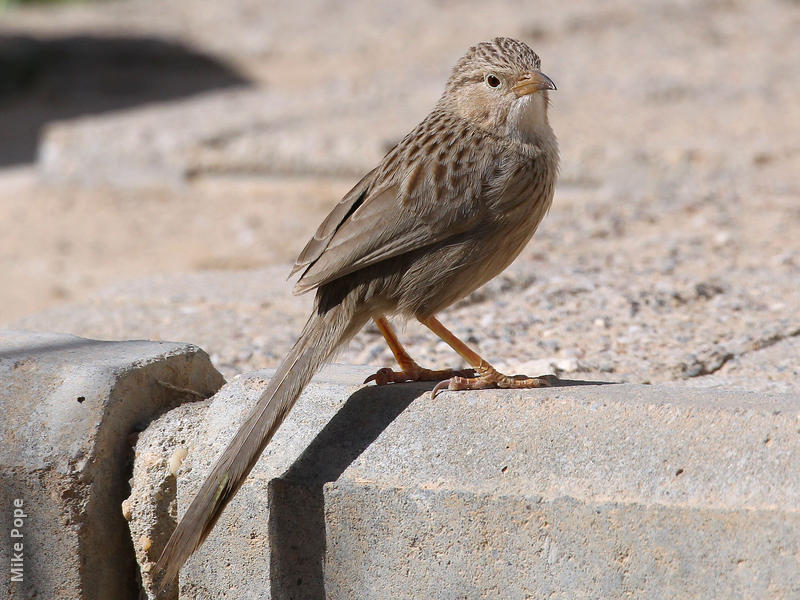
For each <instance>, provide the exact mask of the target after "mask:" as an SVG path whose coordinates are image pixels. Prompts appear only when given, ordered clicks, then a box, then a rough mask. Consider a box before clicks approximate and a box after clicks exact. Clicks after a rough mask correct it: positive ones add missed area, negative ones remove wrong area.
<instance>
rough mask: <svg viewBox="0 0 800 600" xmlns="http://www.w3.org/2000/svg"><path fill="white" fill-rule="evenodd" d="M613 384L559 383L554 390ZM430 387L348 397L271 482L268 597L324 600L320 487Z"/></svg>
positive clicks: (367, 390)
mask: <svg viewBox="0 0 800 600" xmlns="http://www.w3.org/2000/svg"><path fill="white" fill-rule="evenodd" d="M611 384H612V383H611V382H607V381H585V380H571V379H562V380H559V381H558V382H557V383H556V384H555V385H554V386H553V387H571V386H582V385H611ZM433 386H434V383H430V382H428V383H407V384H400V385H389V386H386V387H384V388H383V393H381V394H375V390H374V387H372V386H370V387H366V388H361V389H360V390H358V391H357V392H355V393H354V394H353V395H352V396H350V398H349V399H348V400H347V402H346V403H345V404H344V406H342V408H341V409H340V410H339V412H338V413H336V415H335V416H334V417H333V418H332V419H331V420H330V422H329V423H328V424H327V425H326V426H325V427H324V428H323V429H322V431H320V433H319V434H318V435H317V437H316V438H315V439H314V441H313V442H311V444H310V445H309V446H308V448H306V450H305V451H304V452H303V454H301V455H300V457H299V458H298V459H297V460H296V461H295V462H294V464H293V465H292V466H291V467H290V468H289V469H288V470H287V471H286V472H285V473H284V474H283V475H282V476H281V477H280V478H278V479H273V480H272V481H271V482H270V484H269V536H270V549H271V554H270V574H271V593H272V598H274V599H275V600H282V599H288V598H304V599H308V600H324V599H325V587H324V571H323V565H324V560H325V549H326V538H325V502H324V496H323V486H324V485H325V484H326V483H328V482H332V481H336V480H337V479H339V476H340V475H341V474H342V473H343V472H344V471H345V469H347V467H349V466H350V465H351V464H352V463H353V461H355V460H356V459H357V458H358V457H359V456H360V455H361V454H362V452H364V450H366V449H367V448H368V447H369V445H370V444H372V442H374V441H375V440H376V439H377V438H378V436H379V435H380V434H381V433H382V432H383V431H384V430H385V429H386V428H387V427H388V426H389V425H390V424H391V423H392V421H394V420H395V419H396V418H397V417H398V416H399V415H400V414H401V413H402V412H403V411H404V410H405V409H406V408H407V407H408V406H409V405H410V404H411V403H412V402H413V401H414V400H415V399H417V398H419V397H420V396H422V395H423V394H425V393H426V392H428V391H430V390H431V389H432V388H433ZM441 397H444V393H443V394H442V396H441ZM437 399H438V397H437Z"/></svg>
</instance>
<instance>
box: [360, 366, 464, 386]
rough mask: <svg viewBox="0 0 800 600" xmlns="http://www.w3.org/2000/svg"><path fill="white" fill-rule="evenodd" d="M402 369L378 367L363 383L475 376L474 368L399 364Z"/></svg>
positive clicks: (383, 383) (439, 379)
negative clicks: (439, 367)
mask: <svg viewBox="0 0 800 600" xmlns="http://www.w3.org/2000/svg"><path fill="white" fill-rule="evenodd" d="M401 366H402V367H403V370H402V371H393V370H392V369H390V368H388V367H384V368H383V369H378V371H377V372H376V373H374V374H372V375H370V376H369V377H367V378H366V379H365V380H364V383H369V382H370V381H374V382H375V383H376V384H377V385H386V384H387V383H403V382H406V381H442V380H448V379H454V378H464V377H475V375H476V372H475V369H464V370H461V371H456V370H454V369H440V370H433V369H425V368H423V367H420V366H419V365H418V364H416V363H412V364H409V365H401Z"/></svg>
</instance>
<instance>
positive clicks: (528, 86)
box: [511, 71, 556, 98]
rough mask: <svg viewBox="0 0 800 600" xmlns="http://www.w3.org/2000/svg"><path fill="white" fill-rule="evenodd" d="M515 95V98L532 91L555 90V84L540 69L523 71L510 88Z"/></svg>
mask: <svg viewBox="0 0 800 600" xmlns="http://www.w3.org/2000/svg"><path fill="white" fill-rule="evenodd" d="M511 89H513V90H514V93H515V94H516V95H517V98H521V97H522V96H527V95H528V94H532V93H534V92H541V91H543V90H555V89H556V84H555V83H553V80H552V79H550V78H549V77H548V76H547V75H545V74H544V73H542V72H541V71H531V72H530V73H525V75H523V76H522V78H521V79H520V80H519V81H518V82H517V84H516V85H515V86H514V87H513V88H511Z"/></svg>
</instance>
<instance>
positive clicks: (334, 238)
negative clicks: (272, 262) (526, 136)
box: [293, 140, 486, 294]
mask: <svg viewBox="0 0 800 600" xmlns="http://www.w3.org/2000/svg"><path fill="white" fill-rule="evenodd" d="M462 143H463V140H462ZM473 145H474V144H473ZM456 154H457V153H456ZM448 155H449V156H451V157H452V156H453V154H452V153H448ZM476 157H477V154H476V153H474V152H472V151H468V152H466V153H465V154H461V155H460V158H461V160H453V159H452V158H451V159H450V160H447V159H444V160H440V158H439V155H433V156H431V155H427V156H426V157H425V158H424V159H420V160H417V161H411V164H410V166H409V167H408V168H407V169H405V170H404V175H403V177H402V178H400V179H399V178H398V177H394V178H389V179H388V181H385V182H384V181H381V178H380V176H379V173H378V169H376V170H374V171H372V172H371V173H369V174H368V175H367V176H366V177H365V178H364V179H362V180H361V182H359V183H358V184H357V185H356V186H355V187H354V188H353V189H352V190H351V191H350V193H348V194H347V196H345V198H344V199H343V200H342V201H341V202H340V203H339V204H338V205H337V206H336V207H335V208H334V209H333V211H332V212H331V213H330V214H329V215H328V217H327V218H326V219H325V221H323V223H322V225H320V227H319V229H318V230H317V233H316V234H315V235H314V237H313V238H312V239H311V241H310V242H309V243H308V244H307V245H306V247H305V249H304V250H303V252H302V253H301V254H300V257H299V258H298V259H297V262H296V264H295V267H294V270H293V273H294V272H297V271H299V270H300V269H302V268H304V267H305V271H304V272H303V274H302V276H301V277H300V279H299V281H298V282H297V285H296V286H295V288H294V293H295V294H302V293H304V292H307V291H309V290H312V289H314V288H316V287H318V286H320V285H323V284H325V283H328V282H330V281H333V280H334V279H337V278H339V277H342V276H344V275H347V274H349V273H352V272H353V271H357V270H358V269H361V268H364V267H366V266H368V265H371V264H374V263H377V262H380V261H383V260H386V259H388V258H391V257H393V256H398V255H400V254H404V253H407V252H411V251H413V250H417V249H419V248H422V247H425V246H428V245H430V244H434V243H437V242H439V241H441V240H443V239H446V238H448V237H451V236H454V235H457V234H459V233H463V232H464V231H467V230H469V229H471V228H473V227H474V226H476V225H477V224H478V223H479V222H480V220H481V219H483V218H484V217H485V213H486V207H485V205H484V203H483V202H481V195H482V194H481V192H482V187H483V186H482V182H483V181H484V177H482V175H481V173H480V169H479V168H478V165H477V164H476V163H477V158H476ZM384 172H385V171H384Z"/></svg>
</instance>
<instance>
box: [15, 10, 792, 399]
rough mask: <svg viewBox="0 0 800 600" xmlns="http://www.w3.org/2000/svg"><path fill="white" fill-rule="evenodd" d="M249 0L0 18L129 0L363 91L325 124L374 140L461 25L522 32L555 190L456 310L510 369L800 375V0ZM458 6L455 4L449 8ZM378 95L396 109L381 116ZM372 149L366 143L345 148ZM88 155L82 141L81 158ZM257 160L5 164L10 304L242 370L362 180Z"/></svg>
mask: <svg viewBox="0 0 800 600" xmlns="http://www.w3.org/2000/svg"><path fill="white" fill-rule="evenodd" d="M235 4H236V6H237V7H239V9H240V10H238V12H237V11H231V12H229V13H228V12H226V13H225V15H226V16H225V18H224V19H223V18H221V17H220V15H219V10H220V9H219V8H216V9H211V8H206V9H204V10H197V11H192V10H190V9H191V7H192V6H196V5H195V4H193V3H192V2H189V1H187V0H182V1H181V2H176V3H170V4H169V8H168V9H165V10H166V13H164V14H163V15H161V17H162V18H160V19H158V23H157V24H156V23H154V21H155V19H154V18H153V16H152V14H151V12H152V11H149V10H148V7H150V8H152V4H151V3H149V2H144V1H143V2H122V3H119V4H115V5H114V6H111V5H109V6H104V7H93V6H90V5H82V6H80V7H73V8H70V9H67V10H66V11H65V13H64V15H65V18H64V19H63V20H62V21H60V23H61V25H59V26H56V25H53V23H54V22H55V21H52V20H49V21H47V22H46V24H45V20H44V18H43V17H42V16H41V15H42V14H44V13H42V12H40V11H32V12H25V13H17V14H16V16H14V15H11V17H12V18H10V19H8V20H6V21H5V22H4V24H3V27H5V28H6V30H13V31H39V32H46V33H47V35H55V34H56V33H58V32H59V31H63V30H64V28H71V29H70V30H80V29H81V27H83V28H86V29H88V30H91V31H105V30H107V29H108V28H111V27H112V26H115V25H114V24H115V23H116V24H117V25H118V19H119V18H121V17H125V18H126V19H128V21H127V23H128V24H129V29H130V30H131V31H151V30H152V31H155V32H156V33H159V35H173V36H178V37H179V38H180V39H182V40H184V41H186V42H187V43H192V44H195V45H196V46H197V47H199V48H202V49H204V50H206V51H208V52H214V53H216V54H217V55H218V56H220V57H223V58H224V59H226V60H228V61H230V62H231V64H233V65H235V66H236V68H238V69H240V70H241V72H243V73H246V74H247V76H248V77H250V78H251V79H252V81H253V82H254V85H255V86H256V88H257V89H264V90H275V89H276V88H278V92H276V93H282V94H285V96H286V98H290V99H291V98H293V97H296V98H297V102H299V103H302V102H305V101H306V100H307V98H306V97H307V96H314V97H315V98H316V101H319V100H320V98H331V99H340V98H346V101H347V102H348V103H349V104H348V106H350V110H352V109H353V107H356V108H357V107H359V106H363V107H364V113H363V119H364V122H365V126H364V127H363V129H353V127H352V123H353V121H352V119H349V120H342V121H336V120H335V119H333V118H331V119H328V121H329V122H328V123H327V126H328V127H329V128H330V131H334V132H335V130H336V127H337V126H339V127H341V128H343V130H342V135H343V136H345V135H346V136H348V139H351V140H353V139H354V140H357V139H359V138H360V137H363V139H364V143H365V147H366V148H379V147H384V146H385V144H386V143H387V142H388V141H390V140H391V139H392V138H397V137H400V136H401V135H402V134H403V133H405V131H404V129H401V125H397V126H395V122H397V123H400V122H402V123H405V124H406V125H405V129H408V128H410V127H411V126H412V125H413V124H414V123H415V122H416V120H417V119H418V118H419V117H420V116H421V115H422V114H424V112H425V111H426V110H427V109H428V108H429V107H430V105H432V103H433V102H434V101H435V99H436V95H437V94H438V93H439V90H440V89H441V86H442V84H443V78H444V77H445V75H446V72H447V69H448V68H449V66H450V64H451V63H452V62H453V60H454V59H455V57H457V56H458V55H459V54H460V53H461V52H463V50H464V49H465V48H466V47H467V46H468V45H469V44H470V43H473V42H474V41H477V40H478V39H482V38H485V37H489V36H491V35H494V34H499V33H503V34H509V35H517V36H520V37H522V38H523V39H526V40H527V41H529V42H530V43H531V44H532V45H533V46H534V47H535V48H536V49H537V50H538V51H539V52H540V54H541V55H542V57H543V64H544V70H545V72H547V73H548V74H549V75H551V76H552V77H553V79H554V80H556V82H557V83H558V85H559V91H558V92H557V93H556V94H554V95H553V105H552V112H551V114H552V121H553V126H554V128H555V130H556V132H557V134H558V136H559V139H560V143H561V147H562V175H561V180H560V184H559V187H558V190H557V193H556V199H555V203H554V205H553V208H552V210H551V213H550V215H548V217H547V218H546V219H545V221H544V223H543V224H542V226H541V228H540V231H539V232H538V233H537V236H536V237H535V238H534V241H533V243H532V244H531V245H530V246H529V247H528V248H527V249H526V251H525V252H524V253H523V255H522V256H521V257H520V258H519V259H518V260H517V262H516V263H515V264H514V265H513V266H512V267H511V268H510V269H509V270H508V271H507V272H506V273H505V274H503V275H502V276H500V277H499V278H497V279H496V280H495V281H493V282H491V283H490V284H488V285H487V286H486V287H485V288H484V289H482V290H479V291H477V292H476V293H475V294H473V295H472V296H471V297H469V298H467V299H465V300H464V301H462V302H461V303H459V304H458V305H456V306H454V307H452V308H451V309H450V310H449V311H447V314H445V315H442V319H443V321H444V322H445V323H446V324H449V325H450V326H451V327H452V328H453V329H454V330H455V331H456V333H458V334H461V335H463V336H464V337H465V338H466V339H469V340H470V341H471V342H472V343H473V344H474V345H475V346H476V348H477V349H478V350H479V351H480V352H481V353H482V354H484V355H485V356H486V357H487V358H489V359H490V360H494V361H496V363H497V366H499V367H502V368H504V369H509V370H513V371H516V370H520V371H529V372H530V373H531V374H537V373H535V371H538V370H548V371H556V372H558V373H560V374H563V375H564V376H568V377H573V378H585V379H589V378H596V379H605V380H613V381H632V382H648V381H675V382H677V383H679V384H681V385H684V384H689V385H700V386H722V387H726V388H735V389H750V390H771V391H792V390H797V389H798V387H800V386H799V385H798V383H797V382H798V375H800V293H799V292H798V290H800V234H798V232H800V202H798V199H799V198H800V142H798V137H797V133H796V129H797V127H796V124H797V123H800V104H798V103H797V101H796V99H797V97H799V96H800V69H798V68H797V64H798V58H800V36H798V35H797V31H798V30H800V4H798V3H797V2H791V1H788V0H775V1H770V2H763V3H745V2H735V1H708V2H699V1H696V2H688V1H686V2H680V3H675V4H670V5H662V4H661V3H656V2H645V3H637V4H635V5H633V4H625V3H623V2H619V1H615V2H610V3H602V4H598V3H589V2H578V3H569V5H567V4H566V3H562V5H561V6H555V7H552V6H548V9H547V11H546V12H545V10H544V5H543V4H537V3H521V2H511V3H490V4H486V3H471V2H466V3H450V2H446V3H436V4H420V6H419V7H418V8H419V10H418V11H416V12H415V11H414V10H412V8H409V9H408V12H407V13H405V12H401V11H397V10H396V9H394V8H392V7H393V6H395V5H394V4H393V3H389V2H382V3H365V2H357V3H352V4H348V5H346V7H344V8H342V10H341V12H340V13H336V14H331V13H330V10H331V9H330V6H331V5H329V4H328V3H325V2H317V3H313V4H309V5H305V4H304V5H303V7H304V8H303V9H302V10H300V11H299V13H297V14H294V11H291V12H292V14H290V11H289V10H288V9H287V10H278V9H277V8H275V7H272V9H270V11H266V9H264V8H259V6H260V3H256V2H245V1H240V2H237V3H235ZM456 5H457V6H456ZM203 6H205V5H203ZM308 7H310V8H308ZM459 7H460V8H459ZM306 10H308V11H311V12H310V13H309V14H306V13H305V11H306ZM314 10H316V11H317V12H316V13H314V12H313V11H314ZM326 11H327V12H326ZM272 13H274V14H272ZM456 14H457V15H458V19H459V21H458V22H459V25H461V26H460V27H453V26H452V23H450V25H449V26H445V25H446V24H447V23H448V22H449V21H448V19H451V20H452V19H454V18H456V17H454V15H456ZM320 15H325V17H324V18H320ZM310 16H316V18H309V17H310ZM184 17H186V18H184ZM115 19H116V20H115ZM270 19H271V20H270ZM304 19H305V20H304ZM348 19H351V20H352V21H351V22H352V27H351V26H350V25H349V23H350V21H348ZM267 21H269V22H270V24H269V26H267V25H265V23H266V22H267ZM300 21H302V22H304V23H310V24H311V25H312V26H311V27H300V25H299V23H300ZM423 23H424V24H425V26H422V25H421V24H423ZM211 25H213V26H211ZM59 27H60V28H61V29H59ZM259 27H262V28H263V29H261V30H259ZM233 31H235V32H239V33H238V34H237V35H223V34H224V33H226V32H227V33H231V32H233ZM259 31H261V34H260V35H259V33H258V32H259ZM412 39H413V40H414V43H409V40H412ZM284 75H285V77H284ZM175 102H180V101H174V102H172V103H171V105H172V106H173V107H174V106H175V105H176V104H175ZM217 104H221V105H223V106H224V103H219V102H218V103H217ZM321 104H322V105H323V106H324V105H325V102H322V103H321ZM328 104H335V102H333V101H330V102H329V103H328ZM277 105H280V103H278V104H277ZM335 108H338V105H337V106H336V107H333V108H331V110H334V109H335ZM173 109H174V108H173ZM135 110H137V109H129V110H128V111H119V112H120V119H121V120H120V121H119V123H120V124H123V123H135V120H131V119H130V118H129V117H130V114H133V113H132V112H131V111H135ZM148 110H151V111H152V110H154V109H152V108H149V109H148ZM387 110H390V112H391V113H392V119H391V120H390V121H389V122H390V126H385V127H383V128H381V127H375V128H372V127H370V123H371V119H377V118H378V117H379V116H380V115H385V114H386V112H387ZM331 114H333V113H331ZM106 118H107V119H113V118H115V114H114V113H112V114H111V115H110V117H108V116H107V117H106ZM243 118H244V117H243ZM253 118H254V122H255V119H256V116H254V117H253ZM381 118H383V117H381ZM126 119H127V120H126ZM208 119H209V120H213V119H214V115H213V114H210V115H208ZM315 119H316V120H315ZM90 121H91V120H89V121H87V123H86V126H87V127H89V126H91V125H92V123H91V122H90ZM384 121H385V120H383V121H382V122H384ZM107 122H109V123H112V124H113V123H114V121H110V120H109V121H107ZM244 122H246V120H245V121H244ZM318 123H319V114H317V115H315V118H312V117H311V116H310V117H309V120H308V121H307V122H306V121H303V120H302V119H299V120H297V122H296V123H295V122H293V124H292V127H294V129H292V136H294V138H295V139H297V140H301V141H302V140H303V139H309V140H312V139H314V140H318V138H315V137H314V136H315V135H316V133H317V131H318V129H319V127H318ZM337 124H338V125H337ZM78 126H80V123H78V124H77V125H75V127H78ZM120 127H122V125H120ZM345 127H346V128H347V129H346V130H344V128H345ZM257 131H262V130H257ZM203 135H205V133H204V134H203ZM254 135H255V138H257V137H258V135H263V136H267V137H268V136H269V129H268V128H267V129H263V133H262V134H253V132H252V131H250V132H248V131H243V132H241V136H242V138H241V140H244V141H241V143H239V146H237V145H236V143H237V142H236V140H234V142H233V143H232V146H231V147H238V148H239V149H240V151H241V153H242V155H247V154H248V153H249V151H248V149H249V148H250V147H251V146H250V145H249V144H254V143H255V142H256V141H257V140H255V139H254ZM122 137H124V136H121V138H122ZM113 143H114V140H109V144H113ZM298 143H299V142H298ZM298 148H299V146H296V145H295V146H293V147H292V148H290V149H288V150H287V152H291V153H293V154H292V155H293V156H294V155H296V154H297V152H298ZM242 149H244V150H242ZM135 150H136V149H135V148H132V149H130V151H131V152H134V151H135ZM270 151H271V152H277V153H278V154H280V152H281V147H280V146H279V147H277V148H272V149H271V150H270ZM315 151H316V152H317V153H319V152H320V149H319V148H318V147H316V148H315ZM77 152H78V150H76V153H77ZM375 152H376V151H374V150H369V151H365V152H363V153H361V154H358V153H354V154H353V156H355V158H353V159H352V162H351V167H352V168H353V169H355V168H357V167H358V168H361V167H363V165H364V164H367V165H368V164H369V163H368V161H372V160H375V159H376V157H375V156H374V153H375ZM251 155H252V154H251ZM76 156H77V158H76V160H75V162H73V163H70V164H77V165H79V166H80V165H81V162H80V156H79V155H77V154H76ZM227 156H228V160H231V159H230V155H227ZM345 158H347V157H345ZM261 162H262V163H263V172H260V173H259V172H256V173H254V172H253V171H254V169H253V165H252V164H248V165H246V166H247V168H246V169H243V171H247V172H248V173H249V175H248V176H247V177H241V176H239V177H233V176H228V177H220V176H219V175H218V174H215V170H214V168H212V167H213V165H211V166H210V167H209V170H208V172H202V171H201V172H199V173H195V174H194V175H195V176H194V178H193V179H192V180H190V181H187V182H184V183H182V184H174V183H171V184H170V185H169V186H164V187H163V188H159V187H156V188H152V186H151V188H152V189H151V188H148V189H147V190H142V189H134V188H120V187H99V186H91V185H83V186H76V185H63V184H62V185H53V184H46V183H43V182H41V181H40V180H39V179H38V178H37V177H36V172H35V171H34V170H32V169H30V168H22V169H17V170H14V171H7V172H5V173H3V174H0V186H1V187H0V189H2V190H4V191H3V192H0V193H4V194H6V196H7V197H6V198H5V199H4V201H3V202H2V203H0V211H2V214H0V217H2V218H3V220H4V222H13V223H16V224H17V225H18V226H17V227H14V228H10V234H9V235H8V236H3V239H2V240H0V260H1V261H2V264H3V265H4V266H5V267H6V269H7V275H6V277H7V278H8V279H7V281H10V284H9V285H7V286H4V289H3V290H2V292H0V310H2V315H3V317H2V321H3V322H4V324H12V325H14V326H21V327H29V328H42V329H52V330H59V331H70V332H74V333H77V334H80V335H86V336H90V337H100V338H126V337H148V338H155V339H181V340H186V341H191V342H196V343H198V344H200V345H201V346H203V347H205V348H206V349H207V350H208V351H209V352H211V353H212V355H213V357H214V359H215V361H216V363H217V364H218V365H219V366H220V367H221V368H222V369H223V370H224V371H225V372H226V374H227V375H231V374H233V373H237V372H242V371H248V370H252V369H255V368H260V367H263V366H271V365H274V364H275V363H276V362H277V361H278V360H279V359H280V357H281V356H282V355H283V353H284V352H285V351H286V349H287V348H288V346H289V345H290V344H291V343H292V341H293V339H294V336H295V335H296V333H297V332H298V331H299V329H300V327H301V326H302V322H303V320H304V318H305V313H306V311H307V310H308V306H309V299H308V298H307V297H303V298H299V299H294V298H292V297H291V295H290V288H291V285H290V284H287V283H284V282H283V276H284V274H288V264H289V262H290V261H291V259H292V257H293V256H294V255H295V254H296V253H297V252H298V251H299V250H300V249H301V248H302V246H303V244H304V242H305V239H306V238H307V236H309V235H310V234H311V233H312V232H313V230H314V228H315V227H316V225H317V223H318V221H319V220H320V219H321V218H322V217H323V216H324V214H325V212H326V209H327V207H329V206H331V205H332V204H333V203H334V202H335V201H336V200H337V199H338V197H339V196H340V195H341V194H342V193H344V192H345V191H346V190H347V189H348V187H349V186H350V185H351V184H352V182H353V181H354V178H350V177H331V176H329V175H327V176H325V177H322V176H321V175H320V174H319V173H315V172H314V166H313V164H311V165H310V166H308V168H307V169H306V170H305V171H304V172H303V173H301V174H299V175H297V176H295V177H285V176H280V177H279V176H277V175H276V174H275V173H273V172H271V171H270V165H269V164H267V163H268V161H261ZM259 164H261V163H259ZM228 166H229V167H230V169H229V170H230V171H231V172H232V173H235V172H236V168H235V165H233V166H231V165H230V164H229V165H228ZM255 170H256V171H258V169H255ZM86 172H87V173H89V174H90V173H91V165H89V164H87V165H86ZM32 240H35V246H34V247H33V248H31V241H32ZM130 279H134V281H131V282H128V283H125V281H126V280H130ZM404 339H405V340H406V341H407V342H408V346H409V349H410V350H411V351H412V354H413V355H415V356H417V357H418V360H419V361H420V362H425V363H426V364H430V365H431V366H433V365H453V366H455V365H456V364H457V363H455V362H454V359H453V355H452V353H451V352H450V351H449V350H448V349H447V348H446V347H444V345H443V344H442V343H439V342H437V341H436V340H434V339H432V336H431V335H429V334H428V333H426V332H425V331H423V330H422V328H421V327H419V326H418V325H416V324H409V325H408V326H407V327H406V328H405V333H404ZM339 360H341V361H346V362H353V363H365V364H370V365H375V366H383V365H387V364H390V363H391V355H390V354H389V353H388V351H387V350H386V349H385V347H384V345H383V344H382V342H381V340H380V337H379V335H378V333H377V331H376V330H374V328H367V329H366V330H365V331H364V332H363V333H362V334H360V335H359V336H358V337H357V338H356V339H355V340H354V341H353V343H352V344H351V346H350V348H349V349H348V350H347V351H345V352H344V353H343V354H342V355H341V356H340V358H339Z"/></svg>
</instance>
